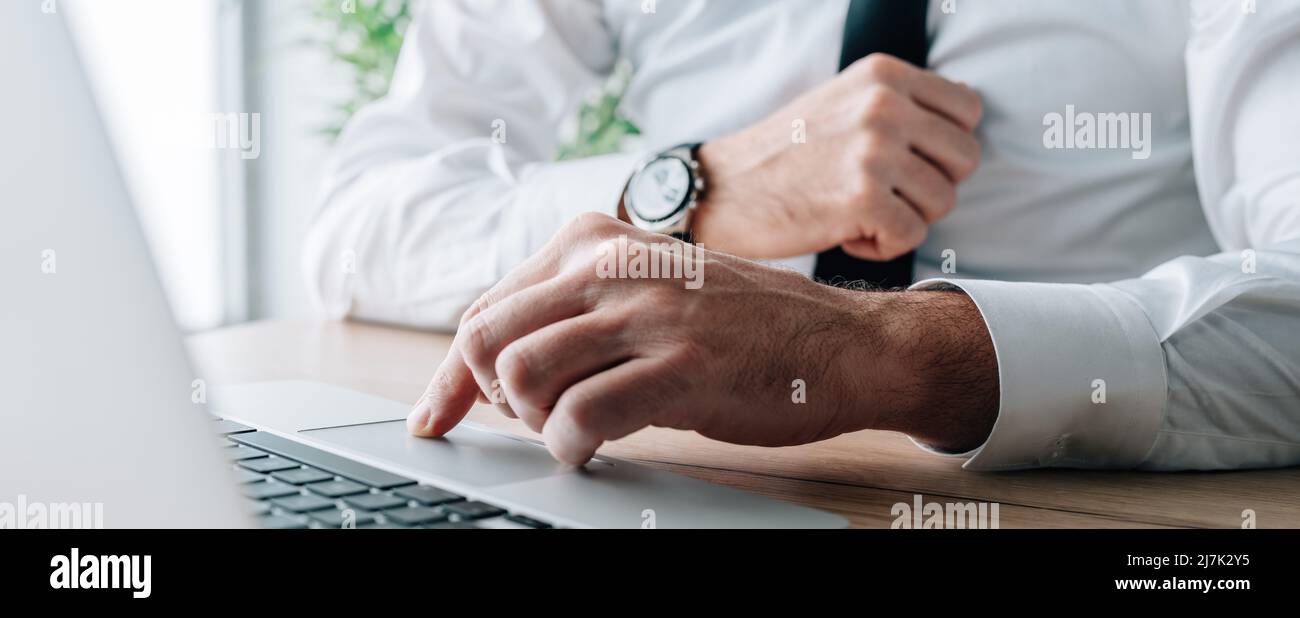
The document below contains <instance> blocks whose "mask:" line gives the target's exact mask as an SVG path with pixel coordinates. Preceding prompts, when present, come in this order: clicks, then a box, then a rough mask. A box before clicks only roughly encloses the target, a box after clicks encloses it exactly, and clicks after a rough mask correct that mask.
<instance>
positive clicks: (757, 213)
mask: <svg viewBox="0 0 1300 618" xmlns="http://www.w3.org/2000/svg"><path fill="white" fill-rule="evenodd" d="M982 113H983V112H982V108H981V105H980V99H979V96H977V95H976V94H975V91H973V90H971V89H970V88H968V87H966V86H964V85H961V84H956V83H953V82H951V81H948V80H946V79H944V78H942V77H939V76H938V75H936V74H935V73H933V72H931V71H925V70H922V69H919V68H916V67H915V66H912V65H910V64H908V63H906V62H904V61H902V60H899V59H897V58H894V57H892V56H888V55H884V54H873V55H871V56H867V57H866V58H863V59H862V60H859V61H858V62H857V63H855V64H853V65H852V66H850V67H849V68H848V69H846V70H845V71H844V72H843V73H841V74H840V75H838V76H837V77H836V78H835V79H833V80H831V81H830V82H828V83H826V84H825V85H823V86H821V87H820V88H818V89H816V90H814V91H812V92H810V93H808V94H806V95H804V96H803V97H801V98H799V99H798V100H796V101H794V102H793V103H791V104H790V105H788V106H787V107H785V108H784V109H782V110H780V111H778V112H776V113H775V114H772V115H771V116H769V117H768V118H767V119H766V120H764V121H762V122H760V123H759V124H757V125H755V126H752V127H749V128H747V129H745V130H743V131H740V132H739V133H736V134H734V135H730V136H727V137H724V138H721V139H718V140H716V141H713V142H710V143H707V144H705V145H704V146H702V147H701V149H700V151H699V156H700V161H701V165H702V166H703V169H704V174H705V176H706V177H707V178H708V180H709V192H708V194H707V195H706V196H705V200H704V202H703V203H702V204H701V205H700V209H699V211H698V214H697V218H696V221H695V237H696V238H697V239H698V240H699V241H700V242H701V243H702V244H704V245H705V246H708V247H710V248H712V249H716V250H719V251H724V252H727V253H731V254H734V255H739V256H743V257H748V258H756V259H757V258H784V257H792V256H796V255H805V254H809V253H818V252H821V251H825V250H827V249H831V248H834V247H836V246H842V247H843V248H844V250H845V251H846V252H847V253H849V254H850V255H853V256H855V257H859V258H862V259H869V260H876V261H885V260H889V259H892V258H895V257H898V256H899V255H902V254H905V253H907V252H908V251H911V250H912V249H914V248H916V246H917V245H919V244H921V242H922V241H923V240H924V239H925V235H926V230H927V227H928V225H929V224H931V223H933V222H935V221H937V220H939V219H941V218H942V217H944V216H945V215H947V214H948V213H949V212H951V211H952V209H953V207H954V205H955V204H956V201H957V184H958V183H959V182H961V181H962V180H964V179H966V178H967V177H968V176H970V175H971V173H973V172H974V171H975V169H976V167H977V166H978V165H979V159H980V146H979V142H978V141H976V139H975V136H974V133H973V132H974V129H975V126H976V125H977V124H978V123H979V120H980V117H981V114H982ZM797 127H802V129H803V131H804V132H805V135H804V136H803V138H804V139H803V140H802V141H800V140H797V139H796V138H795V135H794V133H795V131H797V130H798V129H797Z"/></svg>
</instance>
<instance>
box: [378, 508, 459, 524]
mask: <svg viewBox="0 0 1300 618" xmlns="http://www.w3.org/2000/svg"><path fill="white" fill-rule="evenodd" d="M384 517H387V518H388V520H389V521H392V522H395V523H399V524H402V525H403V526H419V525H423V524H433V523H438V522H443V521H447V516H446V515H445V514H443V512H442V511H439V510H438V509H431V508H429V507H427V506H408V507H406V508H401V509H393V510H391V511H384Z"/></svg>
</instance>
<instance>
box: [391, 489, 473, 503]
mask: <svg viewBox="0 0 1300 618" xmlns="http://www.w3.org/2000/svg"><path fill="white" fill-rule="evenodd" d="M393 494H395V495H397V496H398V497H401V498H406V499H408V500H414V501H416V502H419V503H420V504H423V505H424V506H438V505H440V504H448V503H451V502H459V501H461V500H464V498H462V497H460V496H458V495H456V494H453V493H451V492H450V491H443V490H441V489H438V488H437V487H430V486H429V485H413V486H411V487H403V488H401V489H396V490H394V491H393Z"/></svg>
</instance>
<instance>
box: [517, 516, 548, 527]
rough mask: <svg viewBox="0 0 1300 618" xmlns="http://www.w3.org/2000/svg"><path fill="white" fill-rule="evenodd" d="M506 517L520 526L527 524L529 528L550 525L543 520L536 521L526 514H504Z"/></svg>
mask: <svg viewBox="0 0 1300 618" xmlns="http://www.w3.org/2000/svg"><path fill="white" fill-rule="evenodd" d="M506 519H507V520H509V521H513V522H515V523H517V524H519V525H521V526H528V527H529V528H537V529H543V528H550V527H551V524H548V523H546V522H544V521H537V520H536V519H533V518H531V517H528V516H526V515H506Z"/></svg>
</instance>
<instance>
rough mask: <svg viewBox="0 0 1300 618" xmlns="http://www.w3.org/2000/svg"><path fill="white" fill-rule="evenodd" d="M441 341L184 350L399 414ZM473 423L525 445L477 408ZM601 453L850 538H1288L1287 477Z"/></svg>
mask: <svg viewBox="0 0 1300 618" xmlns="http://www.w3.org/2000/svg"><path fill="white" fill-rule="evenodd" d="M450 341H451V338H450V337H448V336H446V335H436V334H429V333H419V332H411V331H404V330H397V329H391V328H383V327H378V326H371V325H364V324H354V323H335V322H263V323H256V324H250V325H246V326H240V327H235V328H229V329H224V330H220V331H216V332H211V333H206V334H202V335H196V336H194V337H191V338H190V340H189V343H190V348H191V351H192V352H193V354H194V356H195V358H196V361H197V362H198V364H199V367H200V370H201V375H202V377H203V378H205V379H206V380H207V381H208V382H209V383H226V384H238V383H243V382H257V381H264V380H278V379H309V380H316V381H321V382H328V383H331V384H335V385H339V386H343V387H347V388H352V389H355V390H359V391H364V392H367V393H371V394H374V395H378V396H381V397H387V398H390V399H396V400H401V401H411V402H414V400H415V399H416V398H417V397H419V395H420V394H421V393H422V392H423V391H424V387H425V385H426V384H427V382H428V380H429V377H430V376H431V375H432V373H433V370H434V368H435V367H437V365H438V362H439V361H440V360H441V359H442V356H443V355H444V354H445V353H446V350H447V347H448V345H449V344H450ZM470 418H471V419H472V420H474V421H477V422H479V423H481V424H484V425H488V426H491V427H494V428H497V429H501V430H505V431H510V432H514V433H520V434H531V432H530V431H529V430H528V428H526V427H524V426H523V425H522V424H521V423H519V421H515V420H510V419H507V418H505V417H503V416H501V415H500V414H498V413H497V412H496V411H495V410H493V409H491V408H489V407H484V406H479V407H476V408H475V409H474V410H473V411H472V412H471V413H470ZM601 452H602V453H604V454H607V455H611V456H615V457H621V458H624V459H631V460H636V461H640V462H643V463H646V464H648V465H651V466H655V467H658V468H663V469H667V470H672V471H674V472H677V473H680V474H685V475H688V476H692V477H696V478H700V479H705V480H708V481H712V482H715V483H720V484H723V485H731V486H734V487H738V488H741V489H745V490H749V491H752V492H755V493H759V494H765V495H768V496H772V497H775V498H780V499H783V500H787V501H791V502H799V503H803V504H807V505H809V506H813V507H817V508H821V509H825V510H829V511H834V512H837V513H840V514H842V515H844V516H845V517H847V518H849V520H850V521H852V522H853V524H854V525H855V526H861V527H889V525H890V523H891V522H893V521H894V519H895V517H894V515H892V514H891V513H890V508H891V507H892V506H893V505H894V504H896V503H899V502H904V503H908V504H911V503H912V501H913V496H914V495H915V494H922V495H923V496H924V500H925V501H926V502H931V501H937V502H970V501H988V502H997V503H1000V505H1001V506H1000V508H999V510H1000V520H1001V527H1003V528H1061V527H1064V528H1076V527H1088V528H1130V527H1214V528H1238V527H1240V526H1241V522H1242V512H1243V511H1244V510H1245V509H1253V510H1254V511H1255V514H1256V521H1257V525H1258V526H1259V527H1261V528H1296V527H1300V470H1297V469H1290V470H1271V471H1254V472H1231V473H1183V474H1150V473H1136V472H1080V471H1070V470H1052V471H1033V472H1017V473H998V474H988V473H976V472H968V471H964V470H962V469H961V467H960V463H961V462H960V461H956V460H952V459H946V458H941V457H935V456H932V455H929V454H926V453H923V452H921V451H920V450H918V449H917V448H916V447H915V446H913V445H912V444H911V442H909V441H908V440H907V439H906V438H904V437H903V436H900V435H895V434H887V433H878V432H861V433H857V434H852V435H846V436H840V437H839V438H835V439H833V440H828V441H826V442H822V443H818V444H813V445H807V446H800V447H791V448H780V449H766V448H757V447H742V446H733V445H729V444H722V443H719V442H713V441H710V440H707V439H705V438H702V437H700V436H698V435H695V434H691V433H685V432H678V431H671V430H662V429H647V430H645V431H642V432H640V433H637V434H634V435H632V436H629V437H628V438H625V439H623V440H621V441H619V442H617V443H612V444H609V445H606V447H605V448H604V449H602V451H601Z"/></svg>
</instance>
